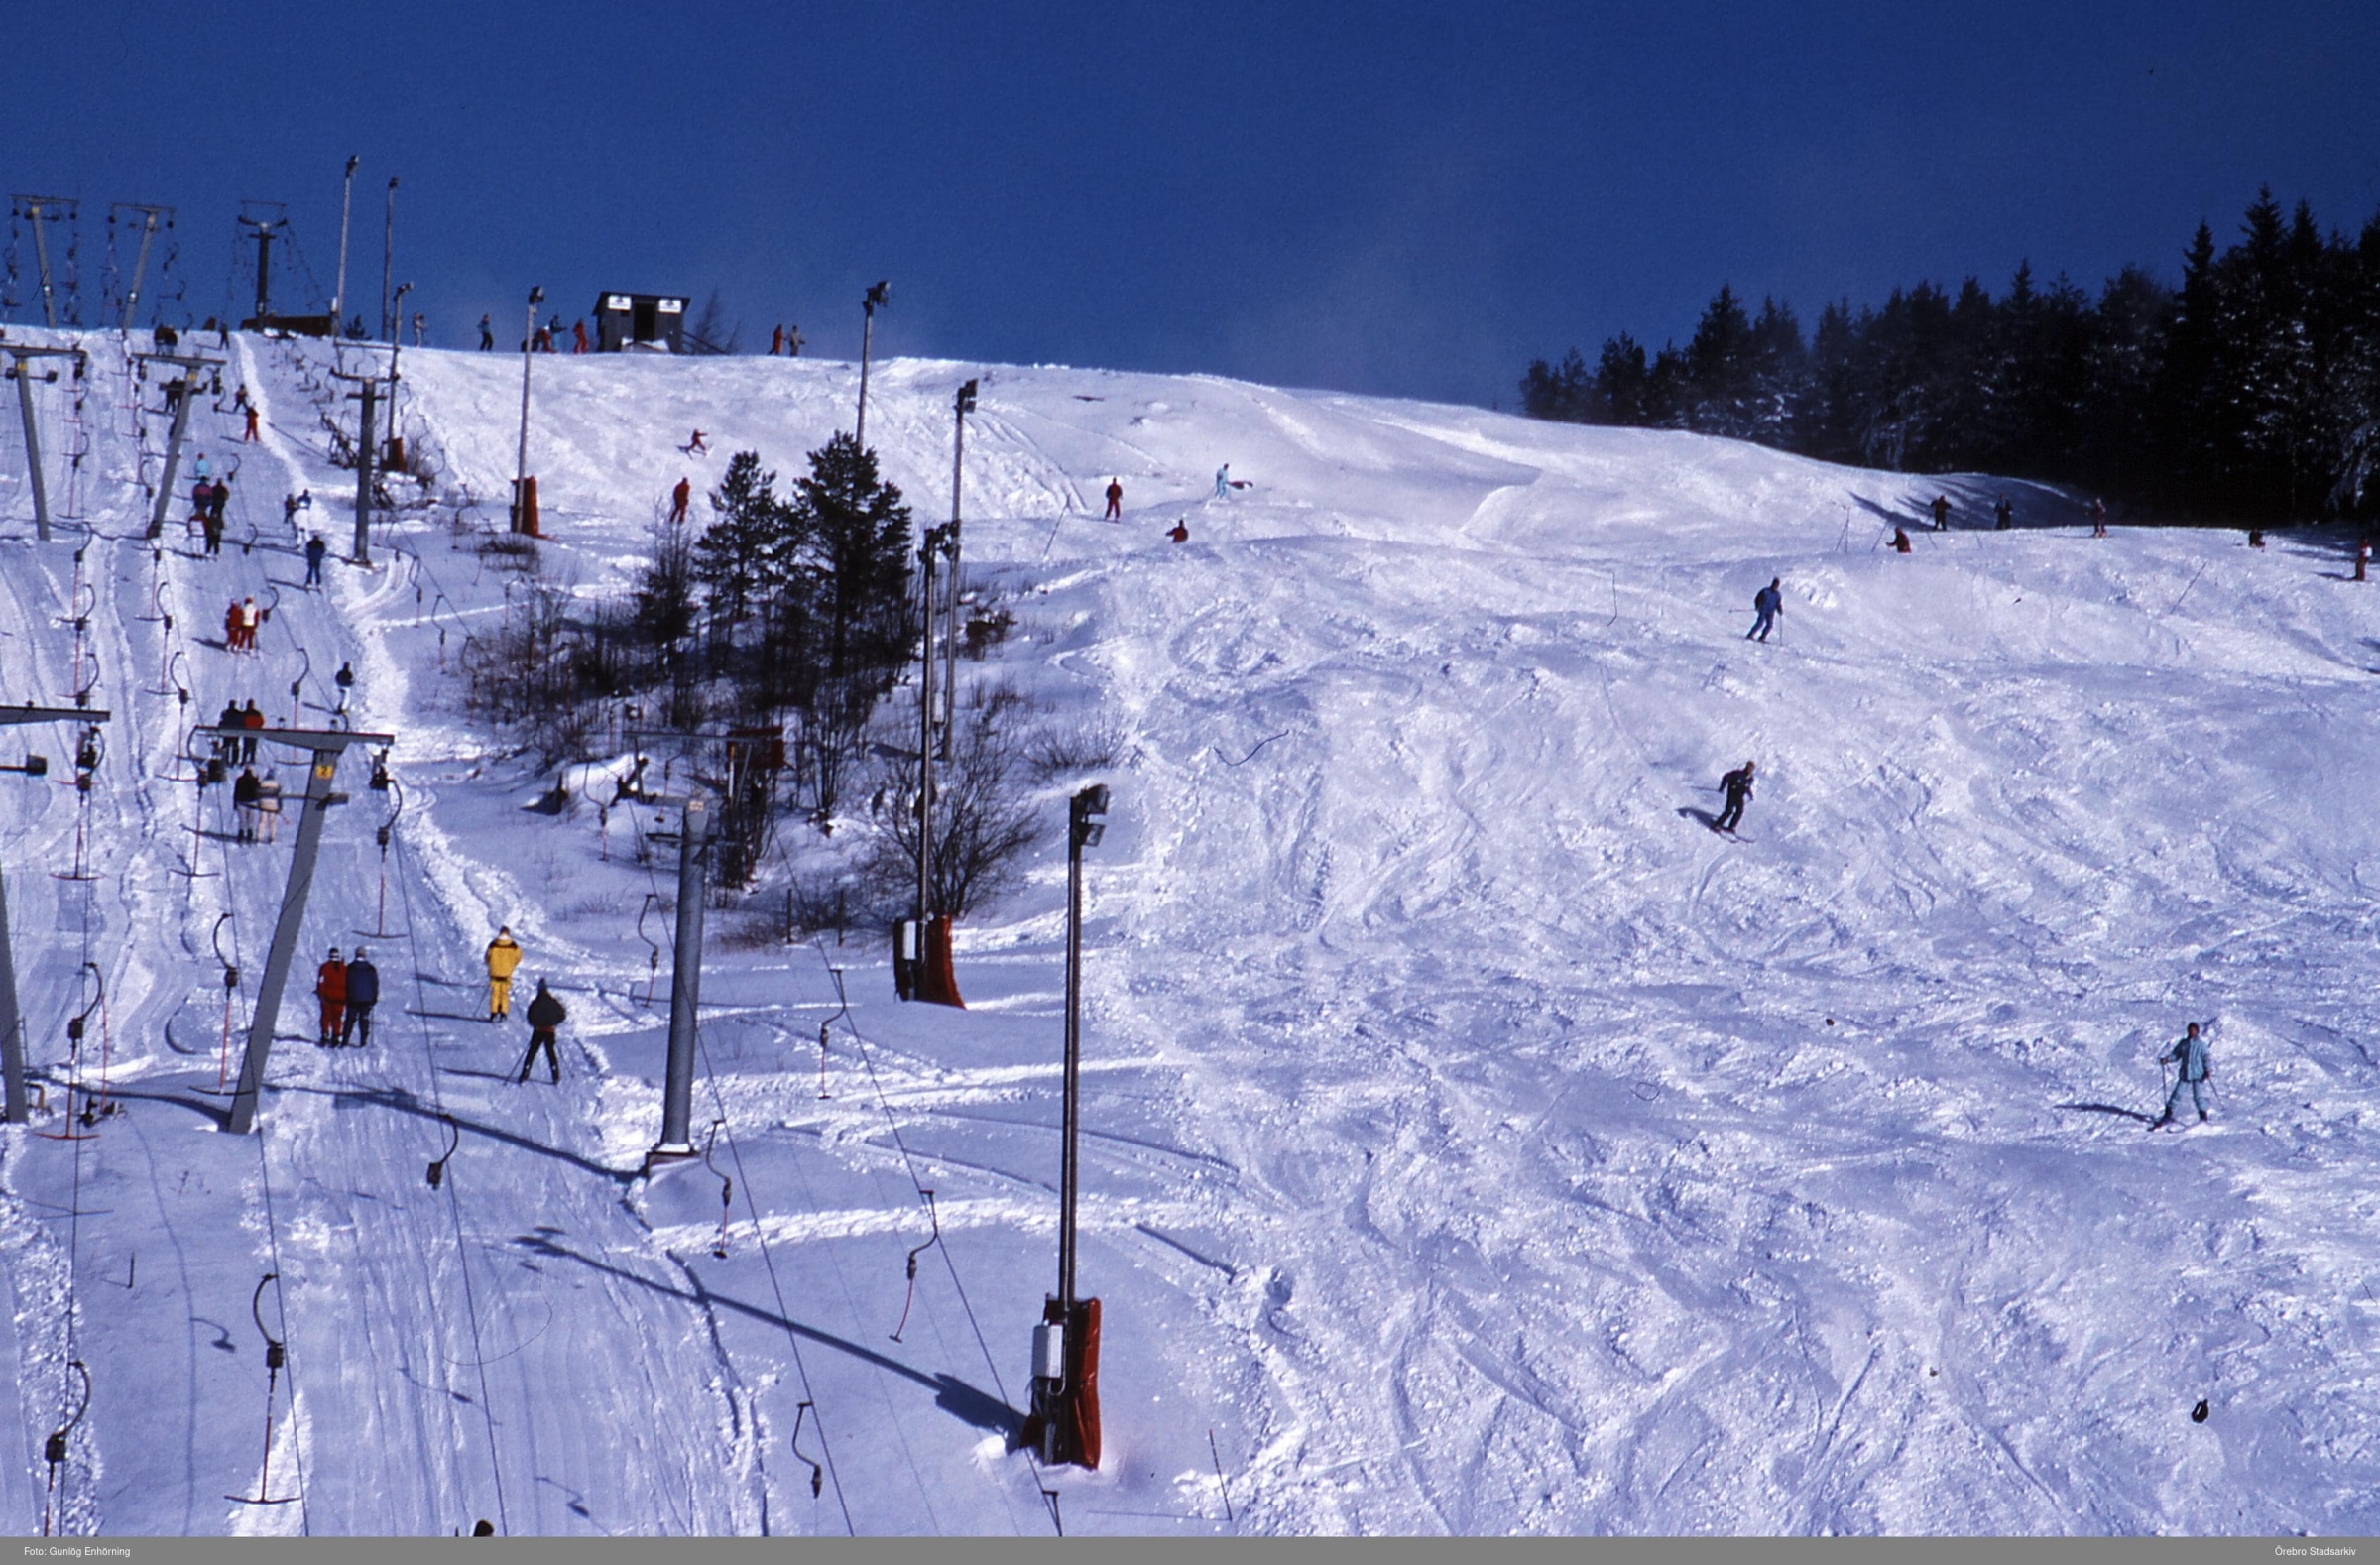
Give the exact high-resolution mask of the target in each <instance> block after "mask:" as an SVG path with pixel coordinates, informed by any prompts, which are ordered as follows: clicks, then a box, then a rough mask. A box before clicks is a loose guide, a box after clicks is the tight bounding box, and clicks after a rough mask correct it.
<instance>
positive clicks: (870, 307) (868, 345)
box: [851, 282, 892, 451]
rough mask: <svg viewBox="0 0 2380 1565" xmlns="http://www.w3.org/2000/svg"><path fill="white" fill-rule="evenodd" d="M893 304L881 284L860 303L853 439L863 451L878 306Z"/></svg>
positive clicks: (866, 438) (871, 290) (865, 447)
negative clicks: (857, 411) (857, 398)
mask: <svg viewBox="0 0 2380 1565" xmlns="http://www.w3.org/2000/svg"><path fill="white" fill-rule="evenodd" d="M890 302H892V295H891V293H890V292H889V291H888V290H887V288H886V286H885V285H884V284H883V283H882V282H879V283H878V284H877V285H876V286H875V287H874V288H871V289H870V290H869V291H868V296H867V297H866V298H865V299H863V300H861V301H860V314H861V320H860V417H859V421H858V423H857V424H856V425H855V426H854V428H853V429H852V433H851V438H852V440H853V442H854V443H855V444H857V445H858V446H859V448H860V449H861V450H863V451H865V450H866V449H868V358H869V354H870V352H871V351H872V350H873V348H874V347H875V345H876V306H877V305H879V304H886V303H890Z"/></svg>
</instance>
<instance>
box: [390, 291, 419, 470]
mask: <svg viewBox="0 0 2380 1565" xmlns="http://www.w3.org/2000/svg"><path fill="white" fill-rule="evenodd" d="M413 291H414V285H413V284H411V283H400V284H398V285H397V314H396V320H397V330H396V332H395V333H394V334H392V335H391V336H390V338H389V432H390V433H391V434H395V433H396V432H397V423H396V416H397V355H398V354H400V353H402V352H404V351H405V296H406V295H408V294H410V293H412V292H413Z"/></svg>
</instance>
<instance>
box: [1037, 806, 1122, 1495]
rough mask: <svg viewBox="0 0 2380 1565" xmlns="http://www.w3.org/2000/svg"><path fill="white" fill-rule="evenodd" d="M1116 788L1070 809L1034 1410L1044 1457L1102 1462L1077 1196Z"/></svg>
mask: <svg viewBox="0 0 2380 1565" xmlns="http://www.w3.org/2000/svg"><path fill="white" fill-rule="evenodd" d="M1107 812H1108V789H1107V787H1106V785H1105V784H1098V783H1095V784H1093V785H1092V786H1090V787H1087V788H1084V789H1083V790H1082V791H1081V792H1079V793H1077V794H1075V795H1074V797H1073V798H1072V799H1071V800H1069V801H1068V803H1067V810H1066V828H1067V829H1066V1060H1065V1077H1064V1093H1063V1097H1062V1099H1061V1103H1060V1108H1059V1115H1060V1130H1061V1140H1060V1143H1059V1158H1060V1162H1059V1170H1058V1291H1057V1292H1055V1293H1053V1294H1051V1295H1049V1297H1048V1298H1047V1299H1046V1300H1045V1301H1044V1303H1043V1306H1042V1311H1041V1324H1040V1325H1039V1326H1038V1327H1036V1328H1035V1329H1034V1332H1033V1374H1032V1417H1031V1419H1030V1421H1029V1423H1028V1425H1027V1428H1028V1430H1029V1431H1031V1432H1032V1433H1033V1434H1035V1435H1036V1436H1037V1437H1038V1438H1037V1443H1038V1445H1039V1448H1040V1455H1041V1460H1042V1461H1044V1462H1047V1463H1053V1464H1054V1463H1059V1462H1075V1463H1080V1464H1081V1465H1083V1466H1085V1467H1094V1468H1095V1467H1097V1466H1099V1454H1100V1432H1099V1331H1100V1309H1099V1300H1097V1299H1085V1298H1080V1297H1078V1296H1077V1294H1076V1292H1075V1275H1074V1260H1075V1244H1074V1234H1075V1196H1076V1190H1077V1186H1078V1182H1079V1181H1078V1169H1079V1168H1080V1166H1081V1164H1080V1161H1079V1158H1078V1156H1077V1151H1078V1143H1079V1136H1080V1130H1081V1122H1082V1057H1083V1025H1082V1001H1083V988H1082V967H1083V850H1084V849H1085V848H1088V847H1092V846H1095V845H1096V844H1097V843H1098V842H1099V839H1100V837H1101V836H1102V834H1103V833H1105V831H1106V830H1107V827H1106V825H1105V824H1104V822H1103V821H1102V819H1101V817H1103V816H1105V815H1106V814H1107Z"/></svg>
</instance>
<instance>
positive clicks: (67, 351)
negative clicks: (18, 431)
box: [0, 342, 85, 543]
mask: <svg viewBox="0 0 2380 1565" xmlns="http://www.w3.org/2000/svg"><path fill="white" fill-rule="evenodd" d="M0 352H6V353H9V354H12V355H14V356H15V358H16V361H17V362H16V366H15V368H13V369H11V370H9V371H8V374H9V376H10V377H11V378H12V379H14V380H15V381H16V383H17V408H18V410H19V411H20V412H21V413H22V414H23V415H24V416H25V471H26V473H27V475H28V476H29V477H30V478H32V480H33V528H34V535H35V536H36V537H38V538H39V539H40V540H41V541H42V542H45V543H47V542H50V487H49V485H48V483H47V482H45V481H44V479H43V477H42V434H41V428H40V426H39V425H38V424H37V423H36V422H35V421H34V417H33V382H34V378H35V377H34V368H33V361H34V360H36V359H72V360H73V361H74V378H75V379H76V380H81V379H82V372H83V366H84V363H85V360H84V358H83V355H82V349H80V348H37V347H33V346H30V345H28V344H25V343H18V342H0ZM41 378H42V379H44V380H51V381H55V380H57V379H58V371H56V370H52V371H50V372H49V373H48V374H47V375H45V376H43V377H41Z"/></svg>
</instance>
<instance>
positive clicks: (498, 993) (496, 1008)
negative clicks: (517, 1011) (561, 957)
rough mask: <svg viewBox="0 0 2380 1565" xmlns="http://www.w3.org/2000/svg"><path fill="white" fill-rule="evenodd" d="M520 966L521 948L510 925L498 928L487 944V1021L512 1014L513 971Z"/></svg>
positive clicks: (493, 1020) (498, 1019)
mask: <svg viewBox="0 0 2380 1565" xmlns="http://www.w3.org/2000/svg"><path fill="white" fill-rule="evenodd" d="M520 965H521V947H520V945H519V943H518V942H516V941H515V940H514V939H513V930H512V926H511V925H510V924H505V925H502V926H500V927H499V928H498V929H497V931H496V938H495V939H493V940H490V941H489V942H488V1020H489V1021H490V1022H496V1021H500V1020H501V1019H503V1018H505V1017H509V1016H511V1015H512V1014H513V970H514V969H515V968H517V967H519V966H520Z"/></svg>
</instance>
